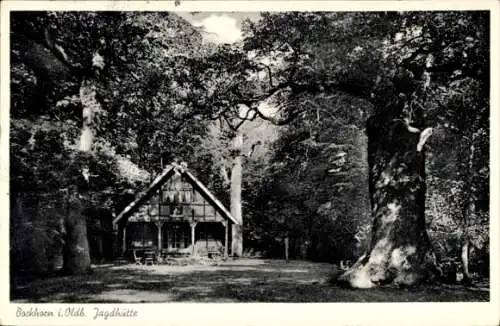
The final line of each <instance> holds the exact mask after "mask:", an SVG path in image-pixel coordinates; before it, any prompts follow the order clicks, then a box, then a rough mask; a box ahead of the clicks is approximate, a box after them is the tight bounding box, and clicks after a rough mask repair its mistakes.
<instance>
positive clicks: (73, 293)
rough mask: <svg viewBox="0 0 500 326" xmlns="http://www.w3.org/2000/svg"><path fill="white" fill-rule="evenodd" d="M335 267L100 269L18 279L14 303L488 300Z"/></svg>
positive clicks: (245, 263)
mask: <svg viewBox="0 0 500 326" xmlns="http://www.w3.org/2000/svg"><path fill="white" fill-rule="evenodd" d="M332 266H333V265H331V264H326V263H313V262H307V261H291V262H290V263H289V264H285V263H284V262H283V261H281V260H263V259H239V260H229V261H226V262H224V263H221V264H220V265H218V266H206V265H205V266H203V265H197V266H194V265H191V266H170V265H157V266H136V265H100V266H95V267H94V269H93V273H92V274H89V275H85V276H54V277H49V278H45V279H38V280H31V281H27V280H21V279H18V278H14V279H13V280H12V285H11V299H12V300H13V301H14V302H51V303H54V302H61V303H69V302H73V303H76V302H77V303H120V302H123V303H143V302H174V301H176V302H416V301H420V302H438V301H444V302H452V301H455V302H456V301H489V289H488V287H487V285H486V287H484V286H483V287H464V286H460V285H454V286H448V285H427V286H422V287H419V288H416V289H399V288H394V287H381V288H376V289H367V290H353V289H346V288H342V287H339V286H336V285H331V284H329V283H328V279H329V276H330V274H331V273H332Z"/></svg>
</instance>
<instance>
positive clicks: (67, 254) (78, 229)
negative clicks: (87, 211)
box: [64, 193, 90, 275]
mask: <svg viewBox="0 0 500 326" xmlns="http://www.w3.org/2000/svg"><path fill="white" fill-rule="evenodd" d="M77 196H78V194H76V193H75V194H70V200H69V202H68V206H69V207H68V214H67V217H66V220H65V223H64V229H65V232H66V234H65V246H64V270H65V271H66V273H68V274H71V275H76V274H85V273H87V272H88V271H89V270H90V253H89V243H88V240H87V221H86V219H85V218H84V215H83V208H82V204H81V202H80V199H79V198H77Z"/></svg>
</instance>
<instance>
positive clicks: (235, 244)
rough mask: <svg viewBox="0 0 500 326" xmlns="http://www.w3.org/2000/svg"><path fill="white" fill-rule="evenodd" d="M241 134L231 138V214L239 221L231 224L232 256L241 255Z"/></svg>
mask: <svg viewBox="0 0 500 326" xmlns="http://www.w3.org/2000/svg"><path fill="white" fill-rule="evenodd" d="M242 146H243V135H242V134H241V133H239V134H237V135H236V136H235V138H234V140H233V150H234V155H233V157H234V159H233V167H232V169H231V215H233V217H234V218H235V219H236V221H238V222H239V224H232V228H231V235H232V239H231V253H232V255H233V256H237V257H241V256H242V255H243V215H242V208H241V184H242V177H243V156H242V154H241V149H242Z"/></svg>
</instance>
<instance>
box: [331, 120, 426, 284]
mask: <svg viewBox="0 0 500 326" xmlns="http://www.w3.org/2000/svg"><path fill="white" fill-rule="evenodd" d="M367 133H368V164H369V169H370V171H369V186H370V187H369V191H370V199H371V209H372V216H373V218H374V222H373V228H372V240H371V244H370V247H369V249H368V252H367V253H366V254H365V255H364V256H362V257H361V258H360V259H359V260H358V261H357V263H356V264H354V265H353V266H352V267H351V268H350V269H348V270H347V271H346V272H345V273H344V274H343V275H341V276H340V277H339V280H340V281H343V282H347V283H349V285H350V286H352V287H357V288H370V287H374V286H376V285H378V284H384V283H394V284H400V285H415V284H418V283H419V282H421V281H422V280H424V279H425V278H426V277H427V276H428V271H429V270H430V267H431V265H430V264H432V263H431V260H430V258H431V257H432V255H431V250H430V249H431V247H430V242H429V238H428V236H427V232H426V228H425V216H424V210H425V191H426V184H425V166H424V163H425V158H424V153H423V150H422V146H423V143H422V141H421V138H422V137H421V134H420V132H419V130H417V129H415V128H412V127H409V126H408V125H407V123H405V122H404V121H403V120H392V121H388V120H387V117H385V118H384V117H382V116H380V117H378V116H374V117H372V118H370V119H369V121H368V125H367ZM422 134H423V133H422Z"/></svg>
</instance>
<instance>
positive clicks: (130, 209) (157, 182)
mask: <svg viewBox="0 0 500 326" xmlns="http://www.w3.org/2000/svg"><path fill="white" fill-rule="evenodd" d="M175 173H179V174H180V175H182V176H184V177H185V178H186V179H188V180H189V181H190V182H191V183H192V185H193V186H194V187H195V188H196V189H197V190H198V191H199V192H200V194H201V195H202V196H203V197H204V198H205V200H206V201H208V202H209V203H210V204H211V205H212V206H214V207H215V208H216V209H217V210H218V211H219V213H220V214H221V215H222V216H223V217H224V218H225V219H227V220H231V221H232V222H233V223H235V224H240V223H239V222H238V221H237V220H236V219H235V218H234V217H233V216H232V215H231V213H230V212H229V211H228V210H227V208H226V207H224V205H223V204H222V203H221V202H220V201H219V200H218V199H217V198H216V197H215V196H214V195H213V194H212V193H211V192H210V191H209V190H208V189H207V187H205V185H203V183H201V181H200V180H198V179H197V178H196V177H195V176H194V175H193V174H191V173H190V172H189V171H187V169H185V168H184V167H182V166H180V165H178V164H175V163H172V164H169V165H168V166H167V167H166V168H165V169H164V170H163V172H162V173H161V174H160V175H159V176H157V177H156V178H155V179H154V180H153V182H152V183H151V184H150V185H149V187H148V188H146V189H145V190H144V191H141V192H140V193H138V194H137V196H136V198H135V199H134V200H133V201H132V202H131V203H130V204H129V205H127V207H125V208H124V209H123V210H122V211H121V212H120V214H118V216H117V217H116V218H115V219H114V220H113V225H114V226H116V225H117V223H118V222H119V221H120V220H121V219H123V218H126V217H128V216H130V215H131V214H133V213H134V212H135V211H136V210H137V209H138V208H139V207H140V206H141V205H142V204H143V203H144V202H145V201H146V200H148V199H149V198H150V197H151V195H152V194H153V193H154V192H155V191H156V190H158V189H159V188H160V187H161V186H162V185H163V184H165V182H167V180H168V179H170V178H171V177H172V176H173V175H174V174H175Z"/></svg>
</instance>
